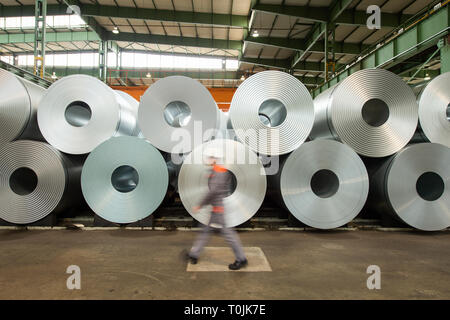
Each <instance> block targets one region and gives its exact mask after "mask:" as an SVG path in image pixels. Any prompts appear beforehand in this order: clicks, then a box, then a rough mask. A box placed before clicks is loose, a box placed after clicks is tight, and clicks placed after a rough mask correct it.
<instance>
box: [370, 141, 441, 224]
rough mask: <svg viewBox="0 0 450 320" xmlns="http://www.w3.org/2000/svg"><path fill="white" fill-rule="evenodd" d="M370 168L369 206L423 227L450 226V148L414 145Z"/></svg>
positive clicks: (427, 144)
mask: <svg viewBox="0 0 450 320" xmlns="http://www.w3.org/2000/svg"><path fill="white" fill-rule="evenodd" d="M370 171H372V172H373V174H371V178H370V179H371V181H370V190H371V191H370V193H371V199H370V201H369V202H368V204H370V206H369V208H371V209H374V210H376V211H378V212H380V213H381V214H386V213H388V214H392V215H393V216H395V217H398V218H399V219H400V220H402V221H403V222H405V223H406V224H408V225H410V226H412V227H414V228H416V229H419V230H424V231H435V230H441V229H445V228H448V227H450V184H449V181H450V148H448V147H446V146H443V145H441V144H437V143H418V144H413V145H410V146H408V147H406V148H404V149H403V150H402V151H400V152H399V153H397V154H396V155H395V156H392V157H390V158H388V159H387V160H385V161H384V162H382V163H381V164H379V165H377V167H376V168H374V169H372V170H370Z"/></svg>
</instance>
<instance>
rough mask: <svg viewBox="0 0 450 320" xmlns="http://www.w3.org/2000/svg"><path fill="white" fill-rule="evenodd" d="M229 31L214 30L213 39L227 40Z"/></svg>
mask: <svg viewBox="0 0 450 320" xmlns="http://www.w3.org/2000/svg"><path fill="white" fill-rule="evenodd" d="M227 37H228V29H227V28H215V27H214V28H213V38H214V39H227Z"/></svg>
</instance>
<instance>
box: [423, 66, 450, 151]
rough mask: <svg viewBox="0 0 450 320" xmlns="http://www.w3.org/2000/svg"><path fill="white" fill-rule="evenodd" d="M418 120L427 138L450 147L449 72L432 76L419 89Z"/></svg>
mask: <svg viewBox="0 0 450 320" xmlns="http://www.w3.org/2000/svg"><path fill="white" fill-rule="evenodd" d="M419 121H420V127H421V129H422V131H423V133H424V134H425V135H426V137H427V138H428V140H430V141H431V142H435V143H440V144H443V145H446V146H447V147H450V72H446V73H444V74H441V75H440V76H438V77H436V78H434V79H433V80H432V81H430V82H429V83H428V84H427V86H426V87H425V88H424V89H423V90H422V91H421V93H420V96H419Z"/></svg>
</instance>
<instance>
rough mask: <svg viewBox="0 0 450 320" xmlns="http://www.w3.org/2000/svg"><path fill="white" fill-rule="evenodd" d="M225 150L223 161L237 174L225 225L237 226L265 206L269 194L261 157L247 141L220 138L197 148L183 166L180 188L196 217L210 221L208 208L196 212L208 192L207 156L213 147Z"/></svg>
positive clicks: (181, 196) (227, 208) (187, 208)
mask: <svg viewBox="0 0 450 320" xmlns="http://www.w3.org/2000/svg"><path fill="white" fill-rule="evenodd" d="M211 149H213V150H214V149H215V150H217V149H218V150H221V151H222V153H223V158H222V160H221V164H222V165H223V166H224V167H225V168H226V169H228V170H229V171H230V172H231V173H232V175H233V177H234V178H233V180H234V182H233V186H232V189H234V190H231V191H232V193H231V194H230V195H229V196H227V197H226V198H225V199H224V207H225V212H226V213H227V214H226V216H225V224H226V225H227V226H229V227H234V226H237V225H240V224H242V223H244V222H245V221H247V220H249V219H250V218H251V217H252V216H253V215H254V214H255V213H256V212H257V211H258V209H259V207H260V206H261V204H262V202H263V200H264V195H265V193H266V176H265V173H264V168H263V166H262V164H261V162H260V160H259V158H258V156H257V155H256V154H255V153H254V152H252V151H251V150H250V149H249V148H248V147H247V146H245V145H244V144H242V143H240V142H237V141H233V140H226V139H217V140H213V141H209V142H206V143H204V144H202V145H200V146H198V147H196V148H195V149H194V150H193V151H192V153H191V154H189V155H188V156H187V158H186V159H185V161H184V162H183V165H182V166H181V170H180V175H179V179H178V189H179V194H180V198H181V201H182V202H183V205H184V207H185V208H186V210H187V211H188V212H189V213H190V214H191V215H192V217H193V218H194V219H196V220H198V221H199V222H201V223H203V224H208V222H209V210H210V208H208V207H205V208H204V209H203V210H202V211H201V212H199V213H194V212H193V207H195V206H197V205H199V204H200V202H201V201H202V198H203V197H204V196H205V195H206V194H207V192H208V190H209V189H208V178H209V169H208V167H207V166H205V164H204V161H205V156H204V154H207V153H208V152H209V150H211Z"/></svg>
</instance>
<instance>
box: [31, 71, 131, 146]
mask: <svg viewBox="0 0 450 320" xmlns="http://www.w3.org/2000/svg"><path fill="white" fill-rule="evenodd" d="M38 123H39V128H40V130H41V132H42V134H43V136H44V137H45V139H46V140H47V141H48V142H49V143H50V144H51V145H53V146H54V147H55V148H57V149H58V150H60V151H63V152H65V153H69V154H86V153H89V152H91V151H92V150H93V149H94V148H95V147H97V146H98V145H99V144H100V143H102V142H103V141H105V140H107V139H109V138H111V137H113V136H120V135H134V134H136V132H137V129H136V126H137V121H136V108H135V106H132V105H130V104H129V103H128V102H127V100H125V99H124V98H123V97H122V96H121V95H120V94H119V93H117V92H116V91H114V90H113V89H111V88H110V87H108V86H107V85H106V84H105V83H103V82H101V81H100V80H98V79H96V78H94V77H91V76H86V75H72V76H67V77H64V78H62V79H60V80H58V81H56V82H55V83H53V84H52V85H51V86H50V87H49V88H48V90H47V93H46V94H45V96H44V97H43V98H42V100H41V102H40V104H39V109H38Z"/></svg>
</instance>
